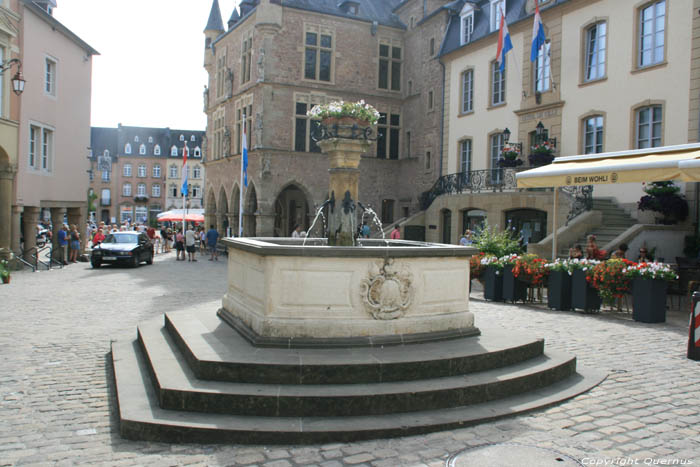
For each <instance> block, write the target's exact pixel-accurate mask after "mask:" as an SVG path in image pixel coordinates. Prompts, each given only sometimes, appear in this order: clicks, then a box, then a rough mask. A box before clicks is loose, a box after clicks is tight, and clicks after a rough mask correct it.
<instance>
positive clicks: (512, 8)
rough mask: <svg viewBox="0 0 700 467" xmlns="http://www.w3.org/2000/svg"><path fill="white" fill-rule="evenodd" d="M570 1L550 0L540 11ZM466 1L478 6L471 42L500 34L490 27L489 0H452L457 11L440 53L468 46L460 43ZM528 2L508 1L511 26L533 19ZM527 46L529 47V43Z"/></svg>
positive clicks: (451, 20) (524, 0)
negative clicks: (460, 14)
mask: <svg viewBox="0 0 700 467" xmlns="http://www.w3.org/2000/svg"><path fill="white" fill-rule="evenodd" d="M568 1H569V0H550V1H549V2H547V4H546V5H540V11H544V10H545V9H549V8H552V7H554V6H556V5H560V4H562V3H566V2H568ZM465 3H473V4H476V8H475V11H474V32H473V33H472V40H471V42H470V44H472V43H474V42H477V41H479V40H481V39H483V38H485V37H487V36H490V35H491V34H493V35H495V36H497V35H498V30H496V31H491V30H490V27H489V4H490V2H489V0H477V1H469V2H467V1H466V0H456V1H454V2H452V4H454V7H455V8H454V10H453V11H455V12H456V13H455V14H453V15H452V17H451V18H450V24H449V26H448V27H447V33H446V35H445V40H444V41H443V46H442V49H441V50H440V55H445V54H448V53H450V52H454V51H455V50H457V49H460V48H461V47H465V46H466V44H465V45H461V44H460V40H461V37H460V32H461V31H460V28H461V24H460V18H459V13H460V11H461V10H462V8H463V7H464V4H465ZM526 4H527V0H507V1H506V23H507V24H508V27H509V28H510V27H511V26H512V25H513V24H515V23H518V22H520V21H524V20H528V21H532V17H533V16H534V13H527V11H526V10H525V5H526ZM526 47H529V44H527V45H526ZM494 53H495V51H494Z"/></svg>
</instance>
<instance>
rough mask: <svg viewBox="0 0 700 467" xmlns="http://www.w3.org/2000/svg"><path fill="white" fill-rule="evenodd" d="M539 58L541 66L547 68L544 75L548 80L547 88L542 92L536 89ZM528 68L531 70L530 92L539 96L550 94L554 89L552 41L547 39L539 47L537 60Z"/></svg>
mask: <svg viewBox="0 0 700 467" xmlns="http://www.w3.org/2000/svg"><path fill="white" fill-rule="evenodd" d="M540 56H542V61H543V65H546V66H547V68H546V70H547V73H546V75H547V78H548V81H547V88H546V89H542V90H538V89H537V87H538V83H539V77H538V74H539V73H538V70H539V69H540ZM530 68H531V69H532V90H533V91H534V92H535V93H540V94H544V93H546V92H552V90H553V89H554V80H553V78H554V77H553V75H552V41H551V40H550V39H547V40H546V41H545V43H544V45H543V46H542V47H540V50H539V51H538V52H537V60H535V61H534V62H530Z"/></svg>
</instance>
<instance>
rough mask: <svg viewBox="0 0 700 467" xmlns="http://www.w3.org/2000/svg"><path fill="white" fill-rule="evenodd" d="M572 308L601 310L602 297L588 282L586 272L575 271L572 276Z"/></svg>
mask: <svg viewBox="0 0 700 467" xmlns="http://www.w3.org/2000/svg"><path fill="white" fill-rule="evenodd" d="M571 308H572V309H575V310H576V309H578V310H584V311H593V310H600V295H598V291H597V290H596V289H594V288H593V287H592V286H591V285H590V284H589V283H588V281H587V280H586V273H585V271H581V270H580V269H576V270H574V273H573V275H572V276H571Z"/></svg>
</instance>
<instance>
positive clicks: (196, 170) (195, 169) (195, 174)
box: [192, 165, 202, 180]
mask: <svg viewBox="0 0 700 467" xmlns="http://www.w3.org/2000/svg"><path fill="white" fill-rule="evenodd" d="M192 178H193V179H197V180H198V179H200V178H202V167H200V166H199V165H194V166H192Z"/></svg>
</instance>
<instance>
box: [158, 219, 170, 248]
mask: <svg viewBox="0 0 700 467" xmlns="http://www.w3.org/2000/svg"><path fill="white" fill-rule="evenodd" d="M160 238H161V242H162V243H161V244H160V252H161V253H168V252H170V248H168V229H167V228H166V227H165V225H163V227H162V228H161V229H160Z"/></svg>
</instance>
